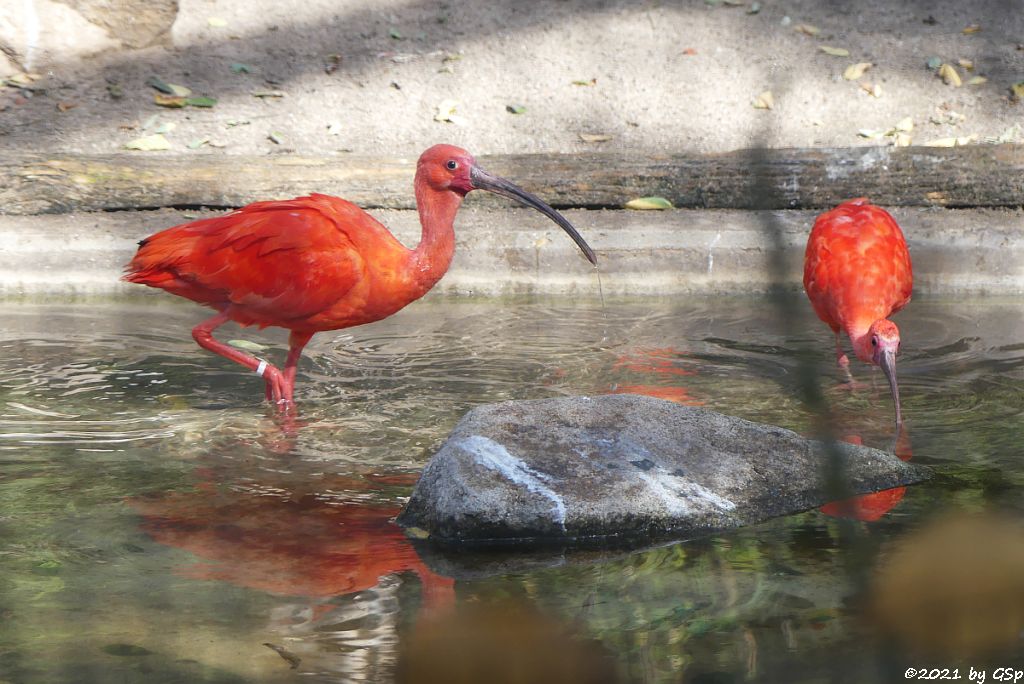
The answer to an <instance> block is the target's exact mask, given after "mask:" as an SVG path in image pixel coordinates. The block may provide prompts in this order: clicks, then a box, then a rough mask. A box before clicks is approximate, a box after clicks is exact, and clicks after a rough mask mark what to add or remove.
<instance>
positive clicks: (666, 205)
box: [626, 197, 672, 210]
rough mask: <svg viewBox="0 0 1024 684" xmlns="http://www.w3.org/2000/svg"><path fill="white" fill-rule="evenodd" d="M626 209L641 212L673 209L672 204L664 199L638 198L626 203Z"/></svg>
mask: <svg viewBox="0 0 1024 684" xmlns="http://www.w3.org/2000/svg"><path fill="white" fill-rule="evenodd" d="M626 208H627V209H640V210H644V209H646V210H660V209H671V208H672V203H671V202H669V201H668V200H667V199H665V198H664V197H638V198H637V199H633V200H629V201H628V202H626Z"/></svg>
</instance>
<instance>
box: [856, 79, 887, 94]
mask: <svg viewBox="0 0 1024 684" xmlns="http://www.w3.org/2000/svg"><path fill="white" fill-rule="evenodd" d="M860 89H861V90H863V91H864V92H865V93H867V94H868V95H871V96H872V97H882V85H881V84H880V83H874V84H872V83H868V82H867V81H863V82H861V84H860Z"/></svg>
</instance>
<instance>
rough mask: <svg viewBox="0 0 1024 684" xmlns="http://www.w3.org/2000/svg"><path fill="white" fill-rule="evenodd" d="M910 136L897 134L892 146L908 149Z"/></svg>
mask: <svg viewBox="0 0 1024 684" xmlns="http://www.w3.org/2000/svg"><path fill="white" fill-rule="evenodd" d="M910 142H911V138H910V134H909V133H897V134H896V135H895V136H894V137H893V143H892V144H893V145H895V146H896V147H910Z"/></svg>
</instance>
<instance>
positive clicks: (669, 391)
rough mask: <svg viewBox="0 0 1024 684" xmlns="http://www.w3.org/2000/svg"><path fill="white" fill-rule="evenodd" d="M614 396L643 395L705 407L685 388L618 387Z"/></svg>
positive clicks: (614, 390)
mask: <svg viewBox="0 0 1024 684" xmlns="http://www.w3.org/2000/svg"><path fill="white" fill-rule="evenodd" d="M611 393H612V394H643V395H644V396H648V397H654V398H655V399H664V400H666V401H674V402H676V403H677V404H686V405H688V406H703V405H704V402H703V401H699V400H697V399H694V398H693V397H691V396H690V393H689V392H688V391H687V390H686V388H685V387H661V386H659V385H616V386H615V388H614V389H612V391H611Z"/></svg>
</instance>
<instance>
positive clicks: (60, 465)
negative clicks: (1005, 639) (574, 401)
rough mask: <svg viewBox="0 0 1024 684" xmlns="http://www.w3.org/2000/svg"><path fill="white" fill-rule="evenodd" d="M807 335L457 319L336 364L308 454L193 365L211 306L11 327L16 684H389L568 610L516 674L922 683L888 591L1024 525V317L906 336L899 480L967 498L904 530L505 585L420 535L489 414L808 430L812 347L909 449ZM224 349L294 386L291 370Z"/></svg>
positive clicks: (5, 611)
mask: <svg viewBox="0 0 1024 684" xmlns="http://www.w3.org/2000/svg"><path fill="white" fill-rule="evenodd" d="M799 306H800V310H801V311H802V312H803V315H802V317H799V318H797V319H795V320H790V321H788V324H789V325H788V326H786V325H782V324H781V323H780V322H779V317H778V315H777V311H776V309H774V308H773V306H772V305H771V303H770V302H768V301H767V300H762V299H703V300H702V299H700V298H689V299H684V298H678V299H673V300H652V299H645V300H641V301H634V302H608V303H607V304H606V305H605V306H603V307H602V306H601V304H600V303H597V302H589V301H588V302H566V301H549V300H533V301H506V302H500V303H499V302H477V301H471V300H451V299H442V298H433V299H428V300H427V301H424V302H420V303H417V304H415V305H413V306H411V307H410V308H409V309H407V310H405V311H404V312H401V313H400V314H399V315H397V316H395V317H393V318H391V319H389V320H387V321H383V322H381V323H377V324H374V325H372V326H368V327H365V328H361V329H354V330H349V331H342V332H339V333H324V334H321V335H318V336H317V337H316V338H314V341H313V343H312V344H311V346H310V347H309V348H308V351H307V354H306V357H305V359H304V360H303V363H302V365H301V371H300V374H299V380H298V384H297V389H296V397H297V398H298V400H299V407H300V412H301V418H302V424H301V425H300V427H299V428H298V430H297V431H295V433H294V434H287V433H285V432H282V430H281V429H280V427H279V425H278V424H277V423H276V422H275V420H274V419H273V418H272V417H271V416H270V414H269V411H268V410H267V409H266V407H265V406H264V404H263V401H262V395H263V390H262V383H261V382H260V381H259V379H258V378H256V377H255V376H254V375H253V374H251V373H247V372H244V371H243V370H241V369H239V368H237V367H236V366H234V365H232V364H230V363H229V362H227V361H224V360H222V359H219V358H216V357H214V356H212V355H210V354H207V353H205V352H203V351H201V350H200V349H198V348H197V347H196V346H195V345H194V343H193V342H192V340H191V338H190V336H189V334H188V330H189V328H190V327H191V326H192V325H194V324H195V323H196V322H198V321H199V320H201V319H202V317H203V316H204V315H205V312H204V311H203V310H201V309H200V308H199V307H196V306H193V305H190V304H188V303H178V302H175V301H172V300H171V299H170V298H168V297H159V296H158V297H140V298H138V299H131V300H123V301H101V300H81V301H75V302H69V303H57V302H16V301H8V302H3V303H0V320H2V321H3V326H2V330H0V625H2V629H0V681H6V682H111V681H132V682H134V681H146V682H153V683H159V682H196V681H210V682H261V681H266V682H288V681H299V680H302V681H369V682H381V681H389V680H390V679H391V678H392V676H393V673H394V672H395V668H396V666H397V665H396V664H397V663H399V661H401V662H402V663H413V664H414V665H416V669H415V671H416V672H421V673H427V672H429V668H427V667H426V666H424V665H423V664H422V661H421V660H417V658H419V659H422V658H423V657H424V656H423V653H428V654H429V653H434V654H435V655H437V656H438V657H444V654H445V653H447V652H448V651H446V650H445V649H446V648H448V649H449V650H450V644H449V645H447V646H446V645H445V644H444V643H443V637H444V635H443V634H441V633H440V632H443V631H444V630H441V629H439V628H436V627H431V626H430V625H432V624H433V623H432V622H431V620H433V619H437V618H438V616H444V615H446V614H450V612H451V610H452V608H453V607H455V608H464V607H474V606H477V607H479V606H484V607H486V606H491V605H494V604H495V602H501V603H499V605H501V606H505V608H503V609H502V610H507V607H508V606H515V607H517V609H525V608H529V607H532V608H535V609H536V610H537V611H538V612H537V613H536V614H534V613H531V612H528V613H527V614H525V615H524V616H521V621H522V625H524V626H523V628H522V630H520V631H519V632H517V631H516V630H515V629H508V630H505V631H501V630H496V631H495V634H496V635H497V636H495V640H496V641H497V645H496V646H493V654H494V655H493V657H494V658H495V661H496V662H495V665H494V667H495V668H497V669H502V671H504V669H503V668H506V667H507V666H509V664H510V663H515V662H519V659H520V656H521V655H522V653H524V652H528V653H532V655H533V656H537V657H540V656H538V654H537V649H536V648H535V647H534V646H531V645H530V643H529V639H528V638H527V637H525V636H524V635H536V634H542V633H545V632H544V630H545V629H547V627H546V626H545V625H547V626H550V625H557V626H558V628H559V629H565V630H568V631H570V632H572V633H573V634H574V635H575V636H574V637H573V640H572V641H571V642H567V643H571V644H572V645H573V646H572V647H570V646H566V645H559V646H557V648H558V649H563V648H564V651H563V650H559V653H563V652H564V653H565V654H568V655H566V656H565V657H564V658H561V659H560V661H561V662H562V663H563V664H564V663H565V662H566V661H571V658H572V656H571V654H572V652H573V650H572V648H574V647H576V646H579V647H580V648H584V647H585V648H589V649H593V653H597V654H598V656H586V658H587V659H588V660H587V662H589V663H590V664H591V665H592V666H593V664H594V663H595V662H598V663H603V665H601V667H604V668H605V671H607V672H609V673H612V674H614V675H615V676H618V677H620V678H623V679H627V680H630V681H650V682H675V681H680V680H684V679H685V681H698V682H732V681H737V682H739V681H752V680H780V681H794V682H812V681H826V680H846V681H903V669H904V668H906V667H907V666H909V665H912V664H914V663H911V662H907V661H906V660H905V659H904V660H901V659H900V656H899V654H898V653H897V654H896V655H895V656H894V655H893V654H892V653H889V652H888V651H887V649H886V648H885V645H884V644H878V643H877V642H876V641H873V640H872V635H871V634H870V633H869V632H870V630H869V629H868V628H867V627H866V626H865V625H866V623H865V621H864V620H863V619H862V616H861V615H860V611H859V609H858V607H857V606H858V602H857V600H856V599H857V596H859V594H860V592H861V591H862V590H863V586H862V579H863V577H864V575H865V572H866V569H868V568H870V566H871V564H872V562H873V560H874V558H875V555H876V554H877V552H878V549H880V548H882V547H884V545H886V544H891V543H898V541H899V540H900V539H901V538H902V537H903V535H906V534H908V533H909V532H912V531H913V530H914V529H916V528H917V527H918V526H920V525H922V524H923V523H924V522H925V521H926V520H928V519H929V518H930V517H932V516H933V515H934V514H936V513H940V512H944V511H948V510H961V511H973V510H980V509H983V508H989V509H998V510H1002V511H1006V512H1010V513H1011V514H1014V515H1016V516H1024V343H1022V340H1024V307H1022V302H1021V301H1019V300H1013V301H1008V300H962V301H938V300H927V299H925V300H917V301H915V302H914V303H913V304H912V305H911V306H910V307H909V309H908V310H907V311H905V312H903V313H901V314H900V315H899V316H898V317H897V322H898V323H899V324H900V326H901V329H902V332H903V340H904V353H903V355H902V356H901V358H900V362H899V374H900V382H901V389H902V394H903V399H904V414H905V416H906V417H907V420H908V426H909V436H910V442H909V444H902V445H900V446H899V447H898V448H897V451H898V452H899V453H900V454H901V455H903V456H904V457H910V456H912V458H913V459H914V461H915V462H917V463H922V464H925V465H928V466H932V467H934V468H935V469H936V470H937V471H938V473H939V477H937V478H935V479H934V480H933V481H932V482H930V483H928V484H926V485H922V486H919V487H914V488H909V489H908V490H907V491H906V493H905V495H903V496H902V498H901V499H900V498H899V497H890V499H889V500H887V501H886V502H882V503H881V504H876V507H875V509H872V510H874V512H875V513H877V515H875V516H874V517H878V520H876V521H871V522H866V521H854V522H844V521H840V520H839V519H838V518H836V517H831V516H828V515H824V514H822V513H821V512H819V511H811V512H807V513H802V514H799V515H795V516H790V517H788V518H783V519H777V520H774V521H770V522H768V523H765V524H762V525H759V526H757V527H755V528H752V529H749V530H745V531H741V532H737V533H731V534H724V535H719V536H715V537H711V538H707V539H699V540H691V541H688V542H684V543H679V544H675V545H670V546H665V547H661V548H657V549H654V550H647V551H638V552H633V553H625V552H621V551H618V552H614V553H609V554H607V555H602V554H598V553H594V552H587V553H585V554H583V553H581V554H566V555H561V556H559V557H557V558H552V557H538V558H534V559H529V558H527V559H520V561H516V560H514V559H504V560H503V561H502V563H503V564H496V563H495V562H493V561H494V559H488V558H482V559H480V558H474V557H467V558H465V559H461V561H460V562H456V563H454V564H453V563H452V562H451V560H450V559H443V558H442V559H439V558H436V557H433V556H432V555H430V554H425V555H420V554H418V553H417V551H416V549H415V548H414V547H413V546H412V545H411V544H410V542H409V541H407V540H406V538H405V537H404V536H403V535H402V534H401V533H400V532H399V531H398V530H397V529H395V528H394V527H393V526H392V525H391V524H390V519H391V518H392V517H393V516H394V515H395V514H396V513H397V512H398V510H399V508H400V506H401V504H402V502H403V497H405V496H407V495H408V493H409V492H410V491H411V486H412V483H413V482H414V481H415V476H416V473H417V472H418V469H419V468H421V467H422V465H423V464H424V463H425V462H426V460H427V458H428V457H429V455H430V453H432V450H433V449H435V448H436V447H437V446H438V445H439V444H440V442H441V441H442V440H443V438H444V436H445V435H446V434H447V432H448V431H449V430H450V429H451V427H452V426H453V425H454V424H455V422H456V421H457V420H458V419H459V417H460V416H461V415H462V414H463V413H464V412H465V411H466V410H467V409H469V408H470V407H472V406H474V405H477V404H480V403H484V402H492V401H500V400H506V399H525V398H540V397H548V396H555V395H569V394H596V393H606V392H610V391H639V392H646V393H649V394H654V395H656V396H662V397H664V398H668V399H673V400H677V401H684V402H695V403H702V404H704V405H706V406H708V407H711V408H714V409H717V410H720V411H723V412H727V413H733V414H736V415H739V416H742V417H746V418H750V419H753V420H760V421H765V422H770V423H775V424H779V425H783V426H786V427H790V428H793V429H795V430H798V431H806V430H808V429H809V426H810V425H811V424H812V417H811V416H810V414H808V413H807V411H806V410H805V409H804V408H803V406H802V404H801V402H800V400H799V392H798V389H797V388H798V386H799V373H798V369H799V366H800V357H799V355H798V353H797V351H796V350H798V349H801V348H809V349H811V350H812V351H813V352H814V358H815V359H816V361H817V362H818V363H819V365H820V369H821V379H822V386H823V390H824V392H825V395H826V397H827V398H828V399H829V400H830V401H831V402H832V404H833V407H834V410H835V412H836V416H837V418H838V421H839V427H838V429H839V432H840V433H841V434H843V435H846V436H857V437H859V438H860V439H861V440H862V441H863V442H864V443H865V444H868V445H873V446H879V447H882V448H889V447H890V446H891V440H892V434H891V433H892V426H891V421H892V406H891V403H890V399H889V395H888V389H887V386H886V384H885V382H884V379H883V378H882V377H881V376H880V374H879V373H877V372H871V371H869V370H868V369H867V368H866V367H864V366H862V365H860V364H857V363H855V364H854V366H853V369H854V372H855V374H856V375H857V377H858V379H859V380H861V381H863V383H864V386H863V387H861V388H859V389H855V390H852V391H851V390H850V389H849V388H848V387H845V386H843V385H842V383H841V376H840V374H839V371H838V370H837V369H836V368H835V366H834V363H833V355H832V342H831V334H830V332H829V331H828V330H827V328H826V327H825V326H824V325H823V324H821V323H820V322H819V321H817V320H815V319H814V318H813V316H812V315H811V314H810V312H809V307H808V306H806V303H803V302H801V303H800V305H799ZM222 337H224V338H225V339H230V338H243V337H244V338H246V339H250V340H254V341H257V342H262V343H265V344H268V345H271V346H272V349H271V350H270V351H268V352H267V353H268V354H270V355H272V356H273V357H274V358H278V356H280V354H281V348H282V346H283V345H282V343H283V340H284V334H283V333H282V332H281V331H274V330H268V331H265V332H264V333H258V332H253V331H240V330H238V329H237V328H235V329H226V331H225V332H224V333H223V334H222ZM883 504H884V505H883ZM890 506H891V508H890V509H889V510H887V511H883V509H885V508H886V507H890ZM521 561H525V562H521ZM449 575H455V577H451V576H449ZM441 619H443V618H441ZM484 622H486V620H485V621H484ZM512 622H515V621H512ZM431 629H433V630H434V631H433V632H430V631H429V630H431ZM474 630H475V634H476V636H479V638H481V639H484V638H485V637H486V635H487V633H488V632H487V627H486V626H484V627H480V628H479V629H476V628H474ZM456 631H457V630H456ZM481 635H482V636H481ZM424 639H426V640H427V641H426V642H424ZM430 639H439V640H440V641H441V642H442V643H440V644H434V643H432V642H430V641H429V640H430ZM423 643H426V644H427V645H426V646H423ZM556 643H557V642H556ZM265 644H271V645H272V646H267V645H265ZM417 644H419V646H417ZM275 647H276V648H275ZM278 650H281V651H282V652H283V656H282V654H281V653H279V652H278ZM473 650H474V653H475V655H476V657H478V658H486V657H488V656H487V654H488V653H491V651H487V649H485V648H482V647H481V648H479V649H478V648H475V647H474V648H473ZM542 650H543V649H542ZM587 653H591V652H590V651H588V652H587ZM517 654H518V655H517ZM581 657H583V656H581ZM595 657H596V658H597V660H594V658H595ZM417 663H418V664H417ZM1009 664H1012V663H1009ZM1021 664H1024V662H1022V663H1018V666H1020V665H1021ZM293 665H294V667H293ZM936 665H941V663H936ZM595 667H596V666H595ZM523 681H527V680H523ZM535 681H541V680H535Z"/></svg>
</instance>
